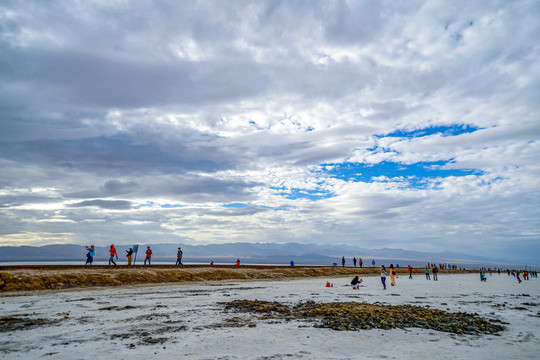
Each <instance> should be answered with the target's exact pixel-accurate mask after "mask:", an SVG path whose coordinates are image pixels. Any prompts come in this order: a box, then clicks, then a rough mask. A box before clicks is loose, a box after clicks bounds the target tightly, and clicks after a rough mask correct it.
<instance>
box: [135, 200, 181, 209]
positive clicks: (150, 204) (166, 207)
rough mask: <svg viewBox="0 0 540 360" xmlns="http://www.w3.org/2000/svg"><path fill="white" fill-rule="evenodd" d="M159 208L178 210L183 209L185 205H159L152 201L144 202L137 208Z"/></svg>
mask: <svg viewBox="0 0 540 360" xmlns="http://www.w3.org/2000/svg"><path fill="white" fill-rule="evenodd" d="M154 206H156V207H160V208H162V209H174V208H180V207H185V205H180V204H159V203H156V202H154V201H147V202H145V203H144V204H139V205H138V206H137V207H140V208H141V207H154Z"/></svg>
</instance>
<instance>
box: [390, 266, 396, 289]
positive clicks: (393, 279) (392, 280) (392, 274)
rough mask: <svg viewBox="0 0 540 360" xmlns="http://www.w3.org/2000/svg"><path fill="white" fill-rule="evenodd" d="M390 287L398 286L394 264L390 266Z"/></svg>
mask: <svg viewBox="0 0 540 360" xmlns="http://www.w3.org/2000/svg"><path fill="white" fill-rule="evenodd" d="M390 285H392V286H396V270H394V264H390Z"/></svg>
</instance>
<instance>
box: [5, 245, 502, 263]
mask: <svg viewBox="0 0 540 360" xmlns="http://www.w3.org/2000/svg"><path fill="white" fill-rule="evenodd" d="M146 246H147V245H140V246H139V254H138V255H137V262H139V260H140V261H141V262H142V261H143V260H144V252H145V251H146ZM150 246H151V249H152V252H153V255H152V260H153V261H157V262H169V261H170V262H173V263H174V262H175V259H176V249H177V248H178V247H179V246H181V247H182V250H183V252H184V259H183V260H184V262H187V263H210V261H214V262H215V263H233V262H234V261H236V259H240V260H241V262H242V263H244V264H246V263H247V264H288V263H289V262H290V261H291V260H294V261H295V263H296V264H298V265H332V264H333V263H337V264H339V265H341V257H342V256H345V258H346V261H347V265H352V258H353V256H354V257H356V258H357V259H358V258H362V259H363V261H364V265H369V266H370V265H371V260H372V259H376V260H380V261H377V264H380V263H381V262H382V260H385V261H384V263H385V264H386V263H387V262H388V263H390V262H394V263H395V262H397V261H399V260H402V261H403V260H406V261H407V263H408V264H411V265H413V266H418V264H425V263H426V262H434V263H444V262H446V263H476V264H489V263H490V262H493V261H492V260H490V259H486V258H483V257H479V256H472V255H466V254H461V253H455V252H448V251H446V252H441V253H427V252H420V251H410V250H403V249H389V248H383V249H364V248H359V247H355V246H349V245H316V244H299V243H292V242H290V243H284V244H274V243H227V244H210V245H183V244H152V245H150ZM130 247H132V245H117V246H116V248H117V251H118V255H119V258H120V263H124V262H125V261H126V257H125V250H127V249H128V248H130ZM86 252H87V251H86V249H85V247H84V246H82V245H74V244H68V245H46V246H39V247H36V246H18V247H14V246H0V262H28V261H51V262H58V261H79V260H80V261H81V262H83V263H84V261H85V259H86V255H85V254H86ZM94 259H95V260H96V261H106V260H108V259H109V247H108V246H105V247H102V246H101V247H100V246H98V247H96V255H95V258H94ZM403 263H405V261H403Z"/></svg>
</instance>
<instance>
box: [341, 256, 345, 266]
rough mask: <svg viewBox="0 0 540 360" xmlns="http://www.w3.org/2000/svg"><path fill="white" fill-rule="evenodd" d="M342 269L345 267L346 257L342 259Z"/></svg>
mask: <svg viewBox="0 0 540 360" xmlns="http://www.w3.org/2000/svg"><path fill="white" fill-rule="evenodd" d="M341 267H345V256H344V257H342V258H341Z"/></svg>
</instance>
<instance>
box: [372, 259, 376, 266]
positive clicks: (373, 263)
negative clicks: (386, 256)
mask: <svg viewBox="0 0 540 360" xmlns="http://www.w3.org/2000/svg"><path fill="white" fill-rule="evenodd" d="M371 266H373V267H375V259H373V260H371Z"/></svg>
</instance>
